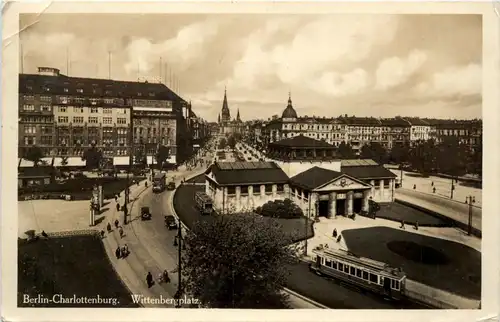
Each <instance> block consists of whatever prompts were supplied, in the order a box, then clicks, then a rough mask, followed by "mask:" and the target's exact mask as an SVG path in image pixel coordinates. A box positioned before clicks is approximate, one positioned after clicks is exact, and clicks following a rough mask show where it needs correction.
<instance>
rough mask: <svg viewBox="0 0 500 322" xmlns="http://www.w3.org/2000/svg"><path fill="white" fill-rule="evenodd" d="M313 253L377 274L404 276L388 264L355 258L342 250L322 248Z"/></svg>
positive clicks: (399, 270) (400, 271)
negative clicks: (337, 259) (374, 271)
mask: <svg viewBox="0 0 500 322" xmlns="http://www.w3.org/2000/svg"><path fill="white" fill-rule="evenodd" d="M314 252H315V253H317V254H318V255H323V254H324V255H328V256H330V257H335V258H340V259H342V260H345V261H348V262H351V263H354V264H357V265H361V266H365V267H367V268H369V269H372V270H376V271H379V272H385V273H386V274H387V275H391V276H395V277H398V278H402V277H404V276H405V273H404V272H403V271H402V270H401V269H398V268H394V267H391V266H390V265H389V264H386V263H383V262H379V261H376V260H374V259H371V258H366V257H359V256H356V255H355V254H353V253H351V252H349V251H345V250H342V249H330V248H326V249H325V248H324V249H321V250H314Z"/></svg>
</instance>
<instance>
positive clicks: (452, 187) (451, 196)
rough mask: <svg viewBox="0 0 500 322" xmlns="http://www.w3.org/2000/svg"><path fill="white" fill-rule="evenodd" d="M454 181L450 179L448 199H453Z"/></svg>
mask: <svg viewBox="0 0 500 322" xmlns="http://www.w3.org/2000/svg"><path fill="white" fill-rule="evenodd" d="M454 180H455V179H453V177H451V192H450V199H453V191H454V190H455V184H454V182H453V181H454Z"/></svg>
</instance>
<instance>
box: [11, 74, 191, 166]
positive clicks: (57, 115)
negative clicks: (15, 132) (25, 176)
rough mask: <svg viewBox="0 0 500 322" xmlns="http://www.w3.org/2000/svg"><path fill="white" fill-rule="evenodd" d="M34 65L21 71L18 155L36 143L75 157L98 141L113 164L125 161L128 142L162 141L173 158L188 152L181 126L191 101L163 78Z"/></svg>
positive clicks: (52, 153)
mask: <svg viewBox="0 0 500 322" xmlns="http://www.w3.org/2000/svg"><path fill="white" fill-rule="evenodd" d="M38 71H39V73H38V74H21V75H19V138H18V145H19V148H18V150H19V151H18V152H19V157H22V156H24V155H25V153H26V151H27V149H28V148H30V147H31V146H38V147H40V148H41V150H42V151H43V154H44V155H45V156H47V157H59V158H62V157H65V158H66V159H69V160H70V162H71V160H72V159H74V160H75V162H76V160H78V159H81V157H82V155H83V153H84V151H85V149H87V148H88V147H89V146H96V147H97V148H98V149H100V150H101V151H103V155H104V156H106V157H108V158H112V159H114V163H115V164H116V163H117V162H118V163H119V162H127V163H128V158H123V156H126V155H129V153H131V151H132V148H131V142H133V143H134V144H139V142H144V144H147V143H150V144H154V145H155V146H157V145H158V144H162V145H165V146H167V147H169V148H170V154H171V158H170V162H173V163H178V162H182V159H183V158H185V157H186V156H187V155H188V154H189V153H188V152H186V151H187V150H189V149H190V147H189V144H190V143H191V142H190V140H189V139H185V138H189V133H183V132H186V131H189V128H188V127H187V126H186V124H185V123H186V118H185V117H184V111H186V110H190V109H191V106H190V105H189V104H188V103H187V102H186V101H184V100H183V99H182V98H180V97H179V96H178V95H177V94H175V93H174V92H172V91H171V90H170V89H169V88H168V87H166V86H165V85H164V84H160V83H148V82H127V81H116V80H108V79H91V78H78V77H68V76H66V75H62V74H60V72H59V70H58V69H55V68H46V67H40V68H39V69H38ZM180 132H181V133H180ZM180 138H183V139H180ZM141 144H142V143H141ZM153 150H154V149H153V148H152V147H150V148H149V150H148V151H149V153H150V154H151V155H152V154H153V153H154V151H153ZM118 160H121V161H118Z"/></svg>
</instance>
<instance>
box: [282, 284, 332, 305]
mask: <svg viewBox="0 0 500 322" xmlns="http://www.w3.org/2000/svg"><path fill="white" fill-rule="evenodd" d="M283 291H285V293H288V294H290V295H293V296H296V297H298V298H299V299H301V300H303V301H304V302H307V303H309V304H312V305H314V306H316V307H318V308H320V309H331V308H330V307H328V306H326V305H323V304H320V303H318V302H316V301H314V300H311V299H310V298H308V297H305V296H304V295H301V294H299V293H297V292H294V291H292V290H291V289H289V288H286V287H283Z"/></svg>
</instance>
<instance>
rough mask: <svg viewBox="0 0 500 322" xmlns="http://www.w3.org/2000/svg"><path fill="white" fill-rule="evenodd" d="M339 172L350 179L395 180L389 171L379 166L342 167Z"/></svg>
mask: <svg viewBox="0 0 500 322" xmlns="http://www.w3.org/2000/svg"><path fill="white" fill-rule="evenodd" d="M340 171H341V172H342V173H345V174H347V175H349V176H351V177H354V178H357V179H362V180H366V179H385V178H395V177H397V176H396V175H395V174H394V173H392V172H391V171H390V170H388V169H386V168H384V167H383V166H381V165H366V166H359V165H354V166H352V165H351V166H344V165H343V164H342V166H341V167H340Z"/></svg>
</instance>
